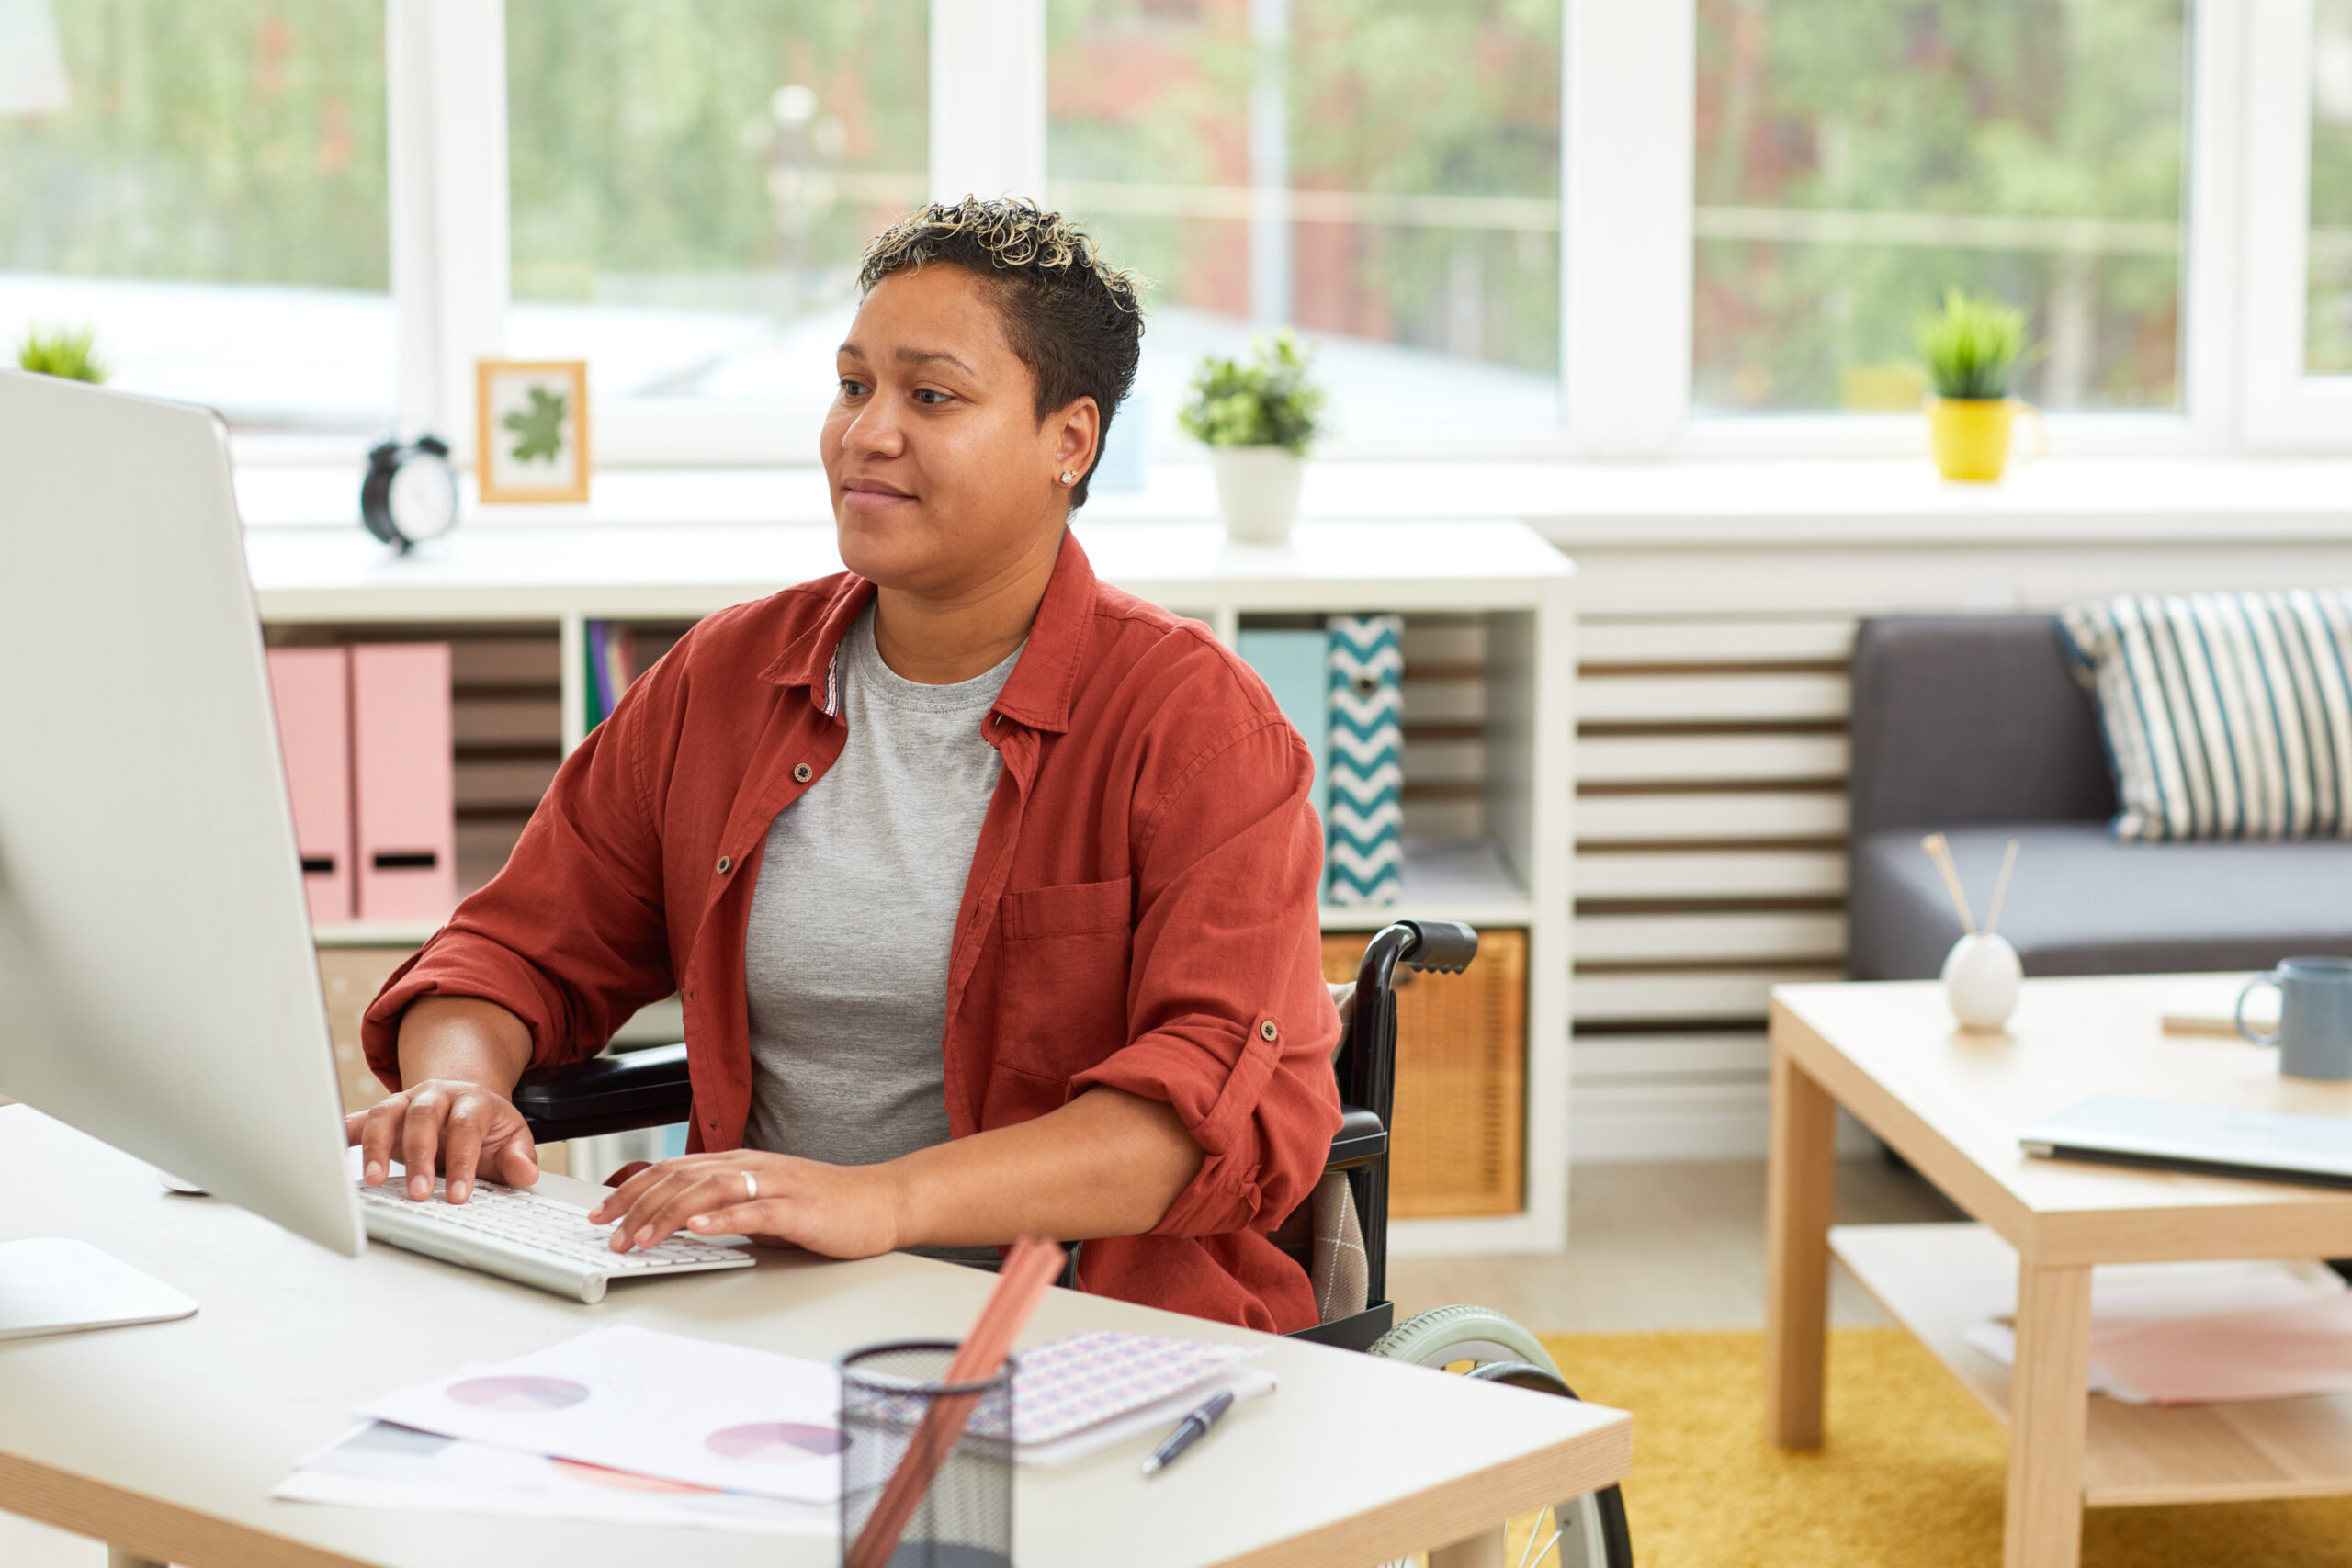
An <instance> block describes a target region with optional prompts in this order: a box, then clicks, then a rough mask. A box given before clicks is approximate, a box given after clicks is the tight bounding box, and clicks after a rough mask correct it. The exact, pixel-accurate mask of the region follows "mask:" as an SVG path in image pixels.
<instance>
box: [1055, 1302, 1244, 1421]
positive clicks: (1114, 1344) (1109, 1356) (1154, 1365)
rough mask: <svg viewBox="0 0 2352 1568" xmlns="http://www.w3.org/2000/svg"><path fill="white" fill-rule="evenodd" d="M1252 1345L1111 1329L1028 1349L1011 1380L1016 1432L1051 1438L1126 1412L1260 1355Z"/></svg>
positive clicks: (1175, 1392) (1189, 1386) (1206, 1379)
mask: <svg viewBox="0 0 2352 1568" xmlns="http://www.w3.org/2000/svg"><path fill="white" fill-rule="evenodd" d="M1258 1353H1259V1352H1258V1348H1257V1347H1255V1346H1251V1345H1218V1344H1212V1343H1208V1342H1206V1341H1203V1340H1198V1339H1161V1338H1158V1337H1154V1336H1152V1335H1148V1334H1117V1333H1113V1332H1112V1331H1110V1330H1108V1329H1103V1330H1098V1331H1096V1332H1094V1333H1091V1334H1073V1335H1071V1336H1070V1337H1068V1338H1066V1339H1054V1340H1049V1341H1047V1342H1046V1344H1043V1345H1039V1346H1036V1347H1035V1348H1031V1349H1027V1350H1023V1351H1022V1352H1021V1364H1020V1370H1019V1371H1016V1372H1015V1373H1014V1374H1013V1380H1012V1436H1013V1440H1014V1441H1016V1442H1020V1443H1024V1444H1025V1443H1048V1442H1052V1441H1054V1440H1055V1439H1056V1438H1066V1437H1069V1435H1070V1434H1071V1433H1073V1432H1082V1431H1084V1430H1086V1428H1088V1427H1092V1426H1095V1425H1097V1424H1098V1423H1100V1422H1103V1421H1108V1420H1110V1419H1111V1418H1112V1417H1113V1416H1123V1415H1125V1413H1126V1412H1128V1411H1130V1410H1136V1409H1140V1408H1141V1407H1142V1406H1144V1405H1147V1404H1153V1403H1154V1402H1156V1401H1159V1400H1162V1399H1166V1398H1168V1397H1170V1395H1172V1394H1177V1393H1182V1392H1183V1391H1184V1390H1186V1389H1188V1388H1191V1387H1193V1386H1194V1385H1195V1384H1199V1383H1204V1382H1207V1381H1208V1380H1209V1379H1211V1378H1213V1377H1216V1375H1217V1374H1218V1373H1220V1372H1222V1371H1227V1369H1229V1368H1231V1367H1233V1366H1235V1365H1238V1363H1240V1362H1242V1361H1246V1360H1249V1359H1250V1358H1251V1357H1253V1356H1255V1355H1257V1354H1258Z"/></svg>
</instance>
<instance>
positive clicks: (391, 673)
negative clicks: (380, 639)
mask: <svg viewBox="0 0 2352 1568" xmlns="http://www.w3.org/2000/svg"><path fill="white" fill-rule="evenodd" d="M450 729H451V721H450V715H449V645H448V644H447V643H446V642H432V643H376V644H368V645H363V646H360V647H356V648H354V649H352V650H351V730H352V744H351V768H352V801H353V815H354V817H355V818H356V823H355V826H356V841H357V842H356V847H357V852H358V853H357V858H358V886H359V897H358V906H357V907H358V911H359V918H360V919H363V920H444V919H448V917H449V911H450V910H451V909H453V908H456V907H457V903H458V865H457V847H458V844H457V840H458V820H457V778H456V769H455V764H454V762H453V761H452V760H451V744H452V737H451V732H450Z"/></svg>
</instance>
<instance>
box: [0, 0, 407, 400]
mask: <svg viewBox="0 0 2352 1568" xmlns="http://www.w3.org/2000/svg"><path fill="white" fill-rule="evenodd" d="M0 52H6V53H9V54H11V55H13V56H14V57H15V58H14V60H13V61H12V62H11V65H12V67H13V68H12V69H11V70H9V71H7V72H5V73H0V86H6V91H5V92H0V336H5V337H6V340H7V341H6V347H7V348H8V349H9V350H10V351H11V352H10V355H9V358H10V360H11V361H13V358H14V355H13V350H14V347H15V344H17V342H19V341H21V340H22V339H23V337H24V336H25V334H26V333H27V332H28V331H29V330H33V329H37V328H38V329H51V328H56V327H68V328H79V327H85V326H86V327H89V328H92V329H94V330H95V332H96V340H97V348H98V352H99V353H100V354H101V355H103V356H104V357H105V358H106V359H107V362H108V363H109V364H110V365H111V366H112V367H114V372H115V373H114V377H113V381H114V384H115V385H116V386H118V387H121V388H125V389H130V390H134V391H141V392H151V393H155V394H158V395H162V396H167V397H178V398H187V399H190V400H196V401H199V402H206V403H210V404H212V405H214V406H216V407H218V408H220V410H221V411H222V412H224V413H226V414H227V415H228V416H229V417H230V418H231V419H232V421H234V422H236V423H241V424H244V425H262V426H280V427H283V426H327V427H338V428H359V427H366V426H369V425H373V424H379V423H384V422H386V421H387V420H389V419H390V411H391V409H392V406H393V402H394V399H395V396H396V393H397V387H396V374H397V372H396V368H395V363H394V340H395V333H394V330H393V321H392V313H391V300H390V292H389V288H390V222H389V215H388V209H387V197H386V173H385V145H384V139H385V122H384V9H383V4H382V0H204V3H203V4H201V5H194V4H188V3H187V0H55V3H52V0H10V3H9V4H7V5H6V6H0ZM28 62H29V63H28Z"/></svg>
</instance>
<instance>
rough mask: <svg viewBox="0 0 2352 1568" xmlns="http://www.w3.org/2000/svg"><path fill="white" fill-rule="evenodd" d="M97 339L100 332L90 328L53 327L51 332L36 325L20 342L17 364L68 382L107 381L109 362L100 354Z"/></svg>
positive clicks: (37, 373) (18, 366)
mask: <svg viewBox="0 0 2352 1568" xmlns="http://www.w3.org/2000/svg"><path fill="white" fill-rule="evenodd" d="M96 342H97V333H95V332H93V331H92V330H91V329H90V328H88V327H78V328H77V327H53V328H51V329H50V330H49V331H48V332H42V331H41V330H40V328H38V327H36V328H34V329H33V330H32V331H30V332H28V333H26V334H25V341H24V342H23V343H21V344H17V368H18V369H20V370H29V371H31V372H32V373H33V374H34V375H36V376H59V377H62V378H65V379H66V380H68V381H89V382H93V383H96V382H99V381H103V380H105V379H106V378H107V365H106V361H104V360H102V359H100V358H99V357H98V356H97V354H96V346H95V345H96Z"/></svg>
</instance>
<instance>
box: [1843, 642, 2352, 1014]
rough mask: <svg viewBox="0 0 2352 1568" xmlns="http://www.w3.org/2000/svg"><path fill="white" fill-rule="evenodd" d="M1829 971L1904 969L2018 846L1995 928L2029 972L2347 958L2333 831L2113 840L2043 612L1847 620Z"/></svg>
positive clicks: (1945, 942)
mask: <svg viewBox="0 0 2352 1568" xmlns="http://www.w3.org/2000/svg"><path fill="white" fill-rule="evenodd" d="M1851 735H1852V741H1853V761H1852V769H1851V776H1850V779H1849V784H1848V794H1847V799H1848V804H1849V813H1850V816H1849V826H1848V850H1849V855H1850V857H1851V858H1850V861H1849V891H1848V895H1847V902H1846V911H1847V913H1846V919H1847V946H1846V953H1847V956H1846V972H1847V974H1848V975H1849V976H1852V977H1853V978H1855V979H1859V980H1905V979H1923V978H1928V977H1931V976H1935V975H1936V974H1938V973H1939V972H1940V971H1941V969H1942V967H1943V960H1944V954H1945V953H1946V952H1947V951H1949V950H1950V948H1951V944H1952V942H1954V941H1955V940H1957V939H1958V937H1959V935H1960V931H1961V927H1960V918H1959V916H1957V915H1956V914H1954V913H1953V911H1952V907H1951V897H1950V895H1948V894H1947V893H1946V892H1945V891H1944V888H1943V884H1942V882H1941V881H1940V880H1939V878H1938V877H1937V875H1936V872H1935V868H1934V867H1933V866H1932V865H1931V864H1930V863H1928V857H1927V856H1926V855H1925V854H1924V853H1922V852H1920V849H1919V839H1920V836H1921V835H1922V834H1925V833H1928V832H1932V831H1940V832H1942V833H1943V834H1944V835H1945V836H1946V837H1947V838H1948V839H1949V840H1951V849H1952V855H1953V858H1954V859H1955V860H1957V861H1958V863H1959V864H1960V871H1961V876H1962V880H1963V881H1964V883H1965V884H1966V886H1967V888H1968V895H1969V899H1970V902H1971V904H1972V905H1973V908H1974V909H1975V913H1976V918H1977V919H1978V920H1979V921H1980V922H1982V921H1983V919H1985V900H1986V898H1987V897H1989V895H1990V893H1991V891H1992V887H1993V884H1994V881H1995V879H1996V875H1997V874H1998V873H1999V869H2000V863H2001V852H2002V848H2003V846H2004V845H2005V844H2006V843H2007V841H2008V840H2010V839H2012V838H2014V839H2017V840H2019V846H2018V866H2017V874H2016V876H2015V879H2014V880H2013V881H2012V882H2011V883H2010V886H2009V893H2008V901H2007V905H2006V906H2005V907H2004V908H2003V909H2002V911H2001V932H2002V934H2003V935H2005V936H2007V938H2008V939H2009V940H2010V941H2011V942H2014V943H2015V944H2016V946H2017V950H2018V956H2019V957H2020V958H2022V959H2023V960H2024V962H2025V972H2026V973H2027V974H2029V975H2098V974H2125V975H2128V974H2151V973H2163V972H2166V971H2181V970H2211V969H2260V968H2267V967H2268V966H2269V965H2270V964H2272V963H2273V962H2275V961H2276V960H2278V959H2279V958H2282V957H2285V956H2286V955H2288V954H2289V953H2352V842H2346V841H2343V840H2326V841H2312V842H2301V843H2182V844H2126V843H2119V842H2118V841H2117V840H2115V839H2114V838H2113V837H2112V836H2110V835H2109V832H2108V827H2107V819H2108V818H2109V817H2110V816H2112V815H2113V813H2114V811H2115V789H2114V784H2113V783H2112V781H2111V780H2110V777H2109V772H2108V765H2107V758H2106V755H2105V752H2104V750H2102V747H2101V744H2100V740H2099V734H2098V714H2097V710H2096V706H2095V705H2094V703H2093V701H2092V699H2091V696H2090V694H2089V693H2088V692H2086V690H2084V688H2083V687H2082V686H2081V685H2080V684H2079V683H2078V682H2076V681H2075V678H2074V673H2073V671H2072V669H2071V667H2070V666H2069V663H2068V660H2067V658H2066V654H2065V652H2064V648H2063V646H2062V645H2061V643H2060V641H2059V636H2058V631H2057V626H2056V624H2055V623H2054V622H2053V621H2052V619H2051V618H2050V617H2049V616H2047V615H1989V616H1964V617H1941V616H1937V617H1928V616H1901V617H1894V618H1891V619H1885V620H1876V621H1866V622H1864V623H1863V624H1862V626H1861V628H1860V633H1859V634H1858V635H1857V637H1855V641H1854V661H1853V719H1852V729H1851Z"/></svg>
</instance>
